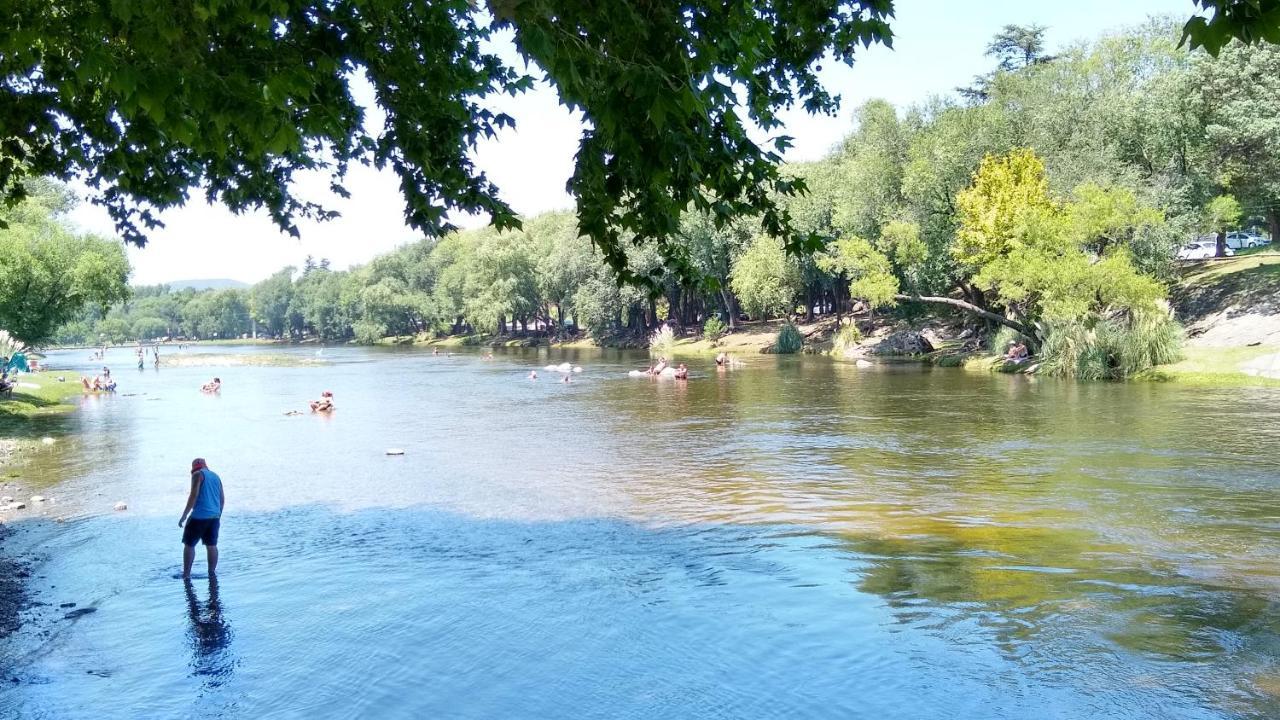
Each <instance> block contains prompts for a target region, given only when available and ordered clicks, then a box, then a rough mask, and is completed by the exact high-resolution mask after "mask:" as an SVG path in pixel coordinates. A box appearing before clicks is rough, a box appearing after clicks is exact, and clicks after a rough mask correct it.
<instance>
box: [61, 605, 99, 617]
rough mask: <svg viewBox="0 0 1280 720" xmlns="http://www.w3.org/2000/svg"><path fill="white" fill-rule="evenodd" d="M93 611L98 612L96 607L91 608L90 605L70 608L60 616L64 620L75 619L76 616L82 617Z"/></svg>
mask: <svg viewBox="0 0 1280 720" xmlns="http://www.w3.org/2000/svg"><path fill="white" fill-rule="evenodd" d="M95 612H98V608H91V607H86V608H76V609H75V610H72V611H71V612H69V613H67V614H66V615H63V616H62V617H63V618H64V619H66V620H75V619H76V618H78V617H83V616H85V615H88V614H89V613H95Z"/></svg>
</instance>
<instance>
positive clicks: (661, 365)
mask: <svg viewBox="0 0 1280 720" xmlns="http://www.w3.org/2000/svg"><path fill="white" fill-rule="evenodd" d="M666 369H667V359H666V358H664V357H660V358H658V364H657V365H654V366H653V368H652V369H651V370H650V371H649V374H651V375H661V374H662V371H663V370H666Z"/></svg>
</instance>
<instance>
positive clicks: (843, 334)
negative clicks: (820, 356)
mask: <svg viewBox="0 0 1280 720" xmlns="http://www.w3.org/2000/svg"><path fill="white" fill-rule="evenodd" d="M860 342H862V331H861V330H859V329H858V326H857V324H855V323H853V322H850V323H849V324H848V325H845V326H844V327H842V328H840V331H839V332H837V333H836V336H835V338H834V339H833V340H832V341H831V354H832V355H836V356H840V355H844V354H845V353H847V352H848V351H850V350H852V349H853V348H855V347H857V345H858V343H860Z"/></svg>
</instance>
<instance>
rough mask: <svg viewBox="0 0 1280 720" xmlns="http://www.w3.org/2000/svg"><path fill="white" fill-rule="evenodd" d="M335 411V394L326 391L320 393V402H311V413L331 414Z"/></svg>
mask: <svg viewBox="0 0 1280 720" xmlns="http://www.w3.org/2000/svg"><path fill="white" fill-rule="evenodd" d="M330 410H333V393H331V392H329V391H328V390H325V391H324V392H322V393H320V399H319V400H313V401H312V402H311V412H329V411H330Z"/></svg>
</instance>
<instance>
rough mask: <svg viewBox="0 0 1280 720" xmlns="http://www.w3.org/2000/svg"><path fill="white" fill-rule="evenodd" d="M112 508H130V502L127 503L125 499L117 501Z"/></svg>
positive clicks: (119, 509) (117, 510)
mask: <svg viewBox="0 0 1280 720" xmlns="http://www.w3.org/2000/svg"><path fill="white" fill-rule="evenodd" d="M112 509H113V510H115V511H116V512H120V511H121V510H128V509H129V504H128V503H126V502H124V501H121V502H118V503H116V504H115V505H114V506H113V507H112Z"/></svg>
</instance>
